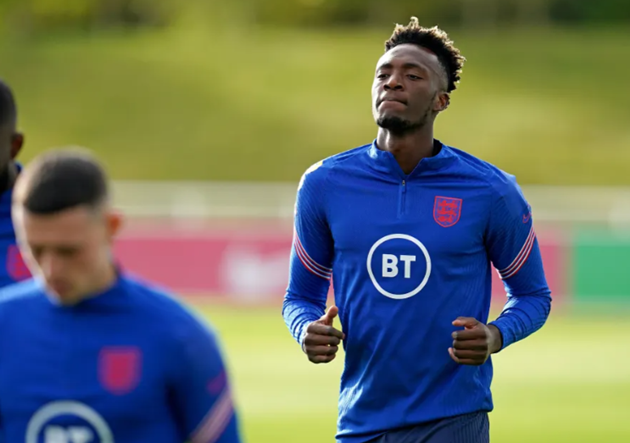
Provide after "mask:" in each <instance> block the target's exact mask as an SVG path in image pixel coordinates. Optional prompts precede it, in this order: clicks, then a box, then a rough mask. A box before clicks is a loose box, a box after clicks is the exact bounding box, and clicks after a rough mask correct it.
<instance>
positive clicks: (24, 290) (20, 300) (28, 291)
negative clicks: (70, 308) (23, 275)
mask: <svg viewBox="0 0 630 443" xmlns="http://www.w3.org/2000/svg"><path fill="white" fill-rule="evenodd" d="M44 296H45V294H44V290H43V287H42V285H41V283H40V282H39V281H37V280H35V279H29V280H24V281H21V282H19V283H14V284H11V285H8V286H5V287H3V288H1V289H0V309H7V307H10V306H14V305H25V304H29V303H33V302H35V301H37V300H41V299H42V297H44Z"/></svg>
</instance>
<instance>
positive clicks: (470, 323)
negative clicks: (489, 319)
mask: <svg viewBox="0 0 630 443" xmlns="http://www.w3.org/2000/svg"><path fill="white" fill-rule="evenodd" d="M478 324H479V321H478V320H476V319H474V318H472V317H458V318H457V320H455V321H454V322H453V326H460V327H464V328H466V329H471V328H474V327H475V326H477V325H478Z"/></svg>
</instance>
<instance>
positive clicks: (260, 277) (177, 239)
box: [116, 226, 567, 304]
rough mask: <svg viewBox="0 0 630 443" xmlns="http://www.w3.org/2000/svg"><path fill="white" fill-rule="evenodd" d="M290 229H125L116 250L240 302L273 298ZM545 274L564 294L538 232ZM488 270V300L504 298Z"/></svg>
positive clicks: (177, 283) (187, 287)
mask: <svg viewBox="0 0 630 443" xmlns="http://www.w3.org/2000/svg"><path fill="white" fill-rule="evenodd" d="M291 235H292V231H291V229H290V228H289V229H285V227H283V228H275V229H265V230H261V229H260V227H259V226H258V227H257V228H253V227H248V226H241V227H238V228H233V229H224V228H220V229H219V228H204V229H187V230H177V229H174V228H159V229H149V230H147V229H139V230H135V229H134V230H130V231H129V232H127V233H126V234H125V235H124V236H123V237H121V238H120V239H119V240H118V243H117V246H116V255H117V257H118V259H119V260H120V262H121V263H122V265H123V266H124V267H125V268H127V269H129V270H130V271H132V272H134V273H136V274H138V275H140V276H142V277H144V278H147V279H149V280H152V281H155V282H157V283H159V284H161V285H164V286H166V287H168V288H171V289H172V290H174V291H176V292H177V293H179V294H182V295H195V296H197V295H199V296H204V297H225V298H227V299H228V300H231V301H237V302H246V303H275V302H277V301H278V300H279V299H281V298H282V296H283V295H284V291H285V289H286V286H287V282H288V266H289V251H290V248H291V241H292V237H291ZM539 241H540V244H541V252H542V255H543V261H544V264H545V268H546V271H547V279H548V283H549V286H550V287H551V289H552V291H553V293H554V295H555V296H556V299H558V298H561V297H562V295H564V294H565V293H566V289H567V288H566V285H565V282H566V277H565V263H566V259H565V254H564V249H565V248H564V246H563V242H562V239H561V238H560V237H558V235H557V234H555V233H554V234H553V235H550V234H549V233H547V235H545V236H544V237H540V236H539ZM505 300H506V299H505V291H504V289H503V283H502V282H501V280H500V279H499V278H498V275H497V273H496V271H494V272H493V302H494V303H497V304H503V303H504V302H505Z"/></svg>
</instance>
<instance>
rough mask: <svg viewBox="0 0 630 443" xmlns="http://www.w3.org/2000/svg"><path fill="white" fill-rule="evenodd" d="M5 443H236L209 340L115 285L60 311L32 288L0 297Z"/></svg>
mask: <svg viewBox="0 0 630 443" xmlns="http://www.w3.org/2000/svg"><path fill="white" fill-rule="evenodd" d="M0 361H2V364H0V423H1V427H2V437H3V438H2V441H3V442H4V443H39V442H42V443H51V442H71V443H113V442H114V441H115V442H116V443H141V442H147V443H148V442H151V443H183V442H186V441H188V440H189V439H190V441H191V442H193V443H210V442H220V443H240V441H241V440H240V437H239V432H238V424H237V417H236V414H235V411H234V407H233V398H232V392H231V390H230V384H229V379H228V376H227V374H226V370H225V367H224V363H223V359H222V356H221V351H220V348H219V345H218V343H217V338H216V336H215V334H214V332H213V331H212V330H211V329H209V328H207V327H205V326H204V325H203V324H202V323H201V322H200V321H199V320H197V319H196V318H195V317H194V316H193V315H192V314H191V313H190V312H189V311H187V310H186V309H185V308H184V307H183V306H182V305H181V304H180V303H178V302H177V301H175V300H174V299H173V298H171V297H170V296H168V295H167V294H165V293H162V292H161V291H159V290H157V289H152V288H151V287H149V286H148V285H146V284H143V283H141V282H139V281H136V280H134V279H132V278H130V277H127V276H125V275H122V276H121V277H120V278H119V279H118V280H117V282H116V283H115V284H114V285H113V286H112V287H111V288H110V289H108V290H106V291H104V292H103V293H101V294H100V295H98V296H96V297H93V298H90V299H88V300H85V301H83V302H81V303H80V304H78V305H76V306H73V307H64V306H61V305H58V304H56V303H55V301H53V299H52V298H49V297H48V296H47V295H46V294H45V291H44V289H43V287H42V285H41V283H40V282H39V281H38V280H36V279H33V280H29V281H26V282H22V283H18V284H15V285H12V286H9V287H7V288H5V289H3V290H2V291H1V292H0Z"/></svg>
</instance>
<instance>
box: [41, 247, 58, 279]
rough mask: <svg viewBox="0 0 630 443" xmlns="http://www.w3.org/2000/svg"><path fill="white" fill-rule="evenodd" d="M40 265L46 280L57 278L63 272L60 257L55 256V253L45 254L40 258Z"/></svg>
mask: <svg viewBox="0 0 630 443" xmlns="http://www.w3.org/2000/svg"><path fill="white" fill-rule="evenodd" d="M39 267H40V269H41V270H42V273H43V274H44V277H45V278H46V280H48V281H50V280H55V279H57V278H58V277H59V276H60V274H61V272H62V267H63V266H62V263H61V260H60V259H59V257H57V256H55V254H50V253H49V254H45V255H44V256H43V257H41V259H40V260H39Z"/></svg>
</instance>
